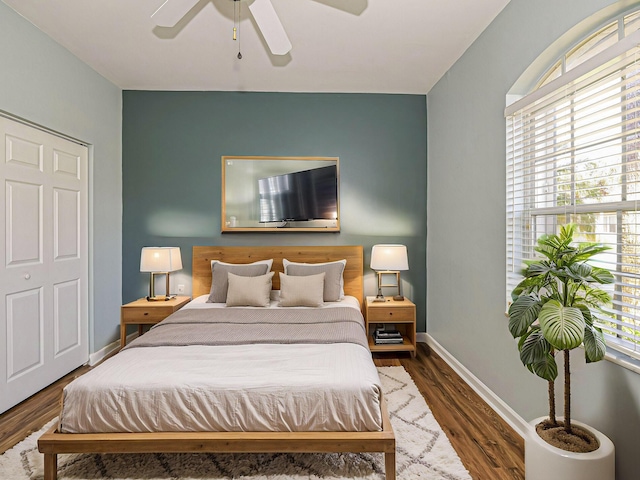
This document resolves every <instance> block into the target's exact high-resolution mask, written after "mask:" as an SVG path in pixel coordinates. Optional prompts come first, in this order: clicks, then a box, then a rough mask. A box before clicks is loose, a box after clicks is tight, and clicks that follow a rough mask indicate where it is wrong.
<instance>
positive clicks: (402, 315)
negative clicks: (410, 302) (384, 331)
mask: <svg viewBox="0 0 640 480" xmlns="http://www.w3.org/2000/svg"><path fill="white" fill-rule="evenodd" d="M367 313H368V320H369V323H375V322H413V321H415V316H414V309H413V308H412V307H391V306H390V307H387V306H384V307H375V308H370V309H369V311H368V312H367Z"/></svg>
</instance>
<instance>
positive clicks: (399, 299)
mask: <svg viewBox="0 0 640 480" xmlns="http://www.w3.org/2000/svg"><path fill="white" fill-rule="evenodd" d="M393 300H394V301H396V302H402V301H403V300H404V296H402V295H394V296H393Z"/></svg>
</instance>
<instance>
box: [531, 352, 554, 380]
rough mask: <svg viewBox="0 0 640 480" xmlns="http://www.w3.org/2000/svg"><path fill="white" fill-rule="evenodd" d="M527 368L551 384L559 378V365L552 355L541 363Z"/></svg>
mask: <svg viewBox="0 0 640 480" xmlns="http://www.w3.org/2000/svg"><path fill="white" fill-rule="evenodd" d="M527 367H528V368H529V370H531V371H532V372H533V373H535V374H536V375H537V376H539V377H540V378H544V379H545V380H547V381H549V382H551V381H553V380H555V379H556V378H557V377H558V365H557V364H556V359H555V358H553V355H551V354H550V353H549V354H547V355H545V357H544V358H543V359H541V360H540V361H538V362H535V363H532V364H530V365H527Z"/></svg>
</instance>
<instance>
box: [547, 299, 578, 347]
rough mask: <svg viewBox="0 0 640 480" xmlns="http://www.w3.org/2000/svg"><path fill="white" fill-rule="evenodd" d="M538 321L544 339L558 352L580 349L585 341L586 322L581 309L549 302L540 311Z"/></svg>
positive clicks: (555, 301) (553, 301) (552, 301)
mask: <svg viewBox="0 0 640 480" xmlns="http://www.w3.org/2000/svg"><path fill="white" fill-rule="evenodd" d="M538 320H539V321H540V328H541V329H542V333H543V335H544V337H545V338H546V339H547V341H548V342H549V343H550V344H551V345H552V346H553V347H554V348H556V349H558V350H571V349H573V348H576V347H579V346H580V345H581V344H582V341H583V340H584V327H585V320H584V317H583V316H582V312H581V311H580V309H579V308H576V307H564V306H563V305H562V304H561V303H560V302H558V301H557V300H549V301H548V302H547V303H545V305H544V306H543V307H542V309H540V314H539V315H538Z"/></svg>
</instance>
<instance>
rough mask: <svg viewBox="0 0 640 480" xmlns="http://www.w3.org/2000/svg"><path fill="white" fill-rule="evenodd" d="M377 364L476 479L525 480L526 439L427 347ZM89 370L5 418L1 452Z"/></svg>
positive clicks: (46, 416) (47, 414)
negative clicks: (409, 389)
mask: <svg viewBox="0 0 640 480" xmlns="http://www.w3.org/2000/svg"><path fill="white" fill-rule="evenodd" d="M374 361H375V363H376V365H378V366H395V365H402V366H403V367H404V368H405V369H406V370H407V372H409V374H410V375H411V377H412V378H413V380H414V382H415V383H416V385H417V387H418V389H419V390H420V391H421V392H422V395H423V396H424V397H425V400H426V401H427V404H428V405H429V407H430V408H431V411H432V412H433V414H434V416H435V418H436V420H437V421H438V423H439V424H440V425H441V426H442V428H443V430H444V431H445V433H446V434H447V437H448V438H449V440H450V442H451V444H452V445H453V448H454V449H455V450H456V452H458V455H459V456H460V458H461V459H462V462H463V463H464V465H465V466H466V467H467V469H468V470H469V472H470V473H471V476H472V478H473V479H474V480H487V479H491V480H503V479H504V480H507V479H524V442H523V440H522V438H521V437H520V436H519V435H518V434H517V433H516V432H514V431H513V430H512V429H511V428H510V427H509V426H508V425H507V424H506V423H505V422H504V420H502V419H501V418H500V417H499V416H498V415H497V414H496V413H495V412H494V411H493V410H491V408H489V406H488V405H487V404H486V403H485V402H484V401H483V400H482V399H481V398H480V397H479V396H478V395H477V394H476V393H475V392H474V391H473V390H472V389H471V388H470V387H469V386H468V385H467V384H466V383H465V382H464V381H462V379H461V378H460V377H459V376H458V375H457V374H456V373H455V372H454V371H453V370H452V369H451V367H449V365H447V363H446V362H445V361H444V360H442V358H440V357H439V356H438V355H437V354H436V353H434V352H432V351H430V349H429V347H428V346H427V345H426V344H424V343H421V344H419V348H418V355H417V356H416V358H410V357H409V356H406V357H400V358H398V357H393V356H389V355H377V354H376V356H375V358H374ZM87 370H88V367H82V368H79V369H77V370H75V371H73V372H72V373H70V374H69V375H67V376H66V377H64V378H63V379H61V380H59V381H58V382H56V383H54V384H53V385H51V386H49V387H47V388H46V389H44V390H42V391H41V392H39V393H37V394H36V395H34V396H33V397H31V398H29V399H27V400H25V401H24V402H22V403H21V404H19V405H17V406H16V407H14V408H12V409H11V410H9V411H7V412H5V413H3V414H2V415H0V453H2V452H4V451H6V450H8V449H9V448H11V447H12V446H13V445H15V444H16V443H18V442H19V441H20V440H22V439H23V438H25V437H27V436H28V435H29V434H31V433H33V432H35V431H37V430H39V429H40V428H41V427H42V426H43V425H44V424H45V423H47V422H48V421H49V420H51V419H52V418H54V417H55V416H56V415H57V414H58V408H59V400H60V395H61V391H62V388H63V387H64V386H65V385H66V384H67V383H69V382H70V381H71V380H73V379H74V378H76V377H78V376H79V375H82V374H83V373H85V372H86V371H87Z"/></svg>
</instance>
